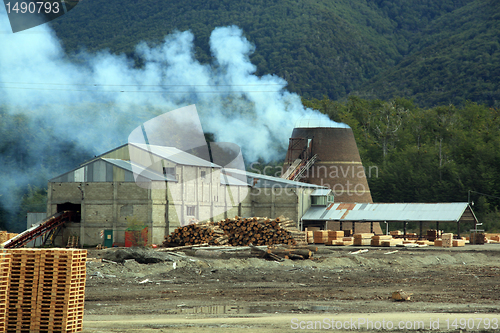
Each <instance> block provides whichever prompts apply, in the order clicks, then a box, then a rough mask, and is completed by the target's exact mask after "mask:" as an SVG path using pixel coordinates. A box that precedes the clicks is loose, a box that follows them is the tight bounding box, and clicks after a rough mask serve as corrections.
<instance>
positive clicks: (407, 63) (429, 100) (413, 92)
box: [358, 1, 500, 107]
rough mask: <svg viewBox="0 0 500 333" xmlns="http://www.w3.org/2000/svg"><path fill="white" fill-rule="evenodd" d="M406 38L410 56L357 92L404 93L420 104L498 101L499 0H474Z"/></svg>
mask: <svg viewBox="0 0 500 333" xmlns="http://www.w3.org/2000/svg"><path fill="white" fill-rule="evenodd" d="M410 38H411V43H410V45H411V47H410V50H409V53H408V56H407V57H405V58H404V59H403V60H402V61H401V62H399V63H398V64H397V65H396V66H394V67H393V68H390V69H388V70H386V71H384V72H382V73H381V74H380V75H378V76H376V77H375V78H373V79H372V80H371V82H370V83H369V84H366V85H364V86H363V87H362V88H361V89H360V91H359V94H358V95H360V96H365V97H372V98H382V99H388V98H392V97H393V96H406V97H410V98H413V99H414V100H415V102H416V103H417V104H419V105H439V104H454V105H464V103H465V102H466V101H476V102H479V103H484V104H487V105H490V106H497V107H498V105H500V85H499V78H500V66H499V64H500V2H498V1H474V2H472V3H470V4H468V5H467V6H464V7H462V8H459V9H457V10H455V11H453V12H451V13H449V14H447V15H443V16H442V17H440V18H438V19H436V20H434V21H432V22H430V23H429V25H428V26H426V27H424V29H423V30H422V31H421V32H419V33H417V34H415V35H414V36H412V37H410Z"/></svg>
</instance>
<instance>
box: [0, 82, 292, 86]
mask: <svg viewBox="0 0 500 333" xmlns="http://www.w3.org/2000/svg"><path fill="white" fill-rule="evenodd" d="M0 84H40V85H44V86H46V85H53V86H88V87H260V86H285V84H282V83H255V84H95V83H93V84H85V83H52V82H1V81H0Z"/></svg>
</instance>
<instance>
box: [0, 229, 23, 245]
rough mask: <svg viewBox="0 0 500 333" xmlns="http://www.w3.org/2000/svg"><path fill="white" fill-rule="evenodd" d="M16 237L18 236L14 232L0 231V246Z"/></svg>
mask: <svg viewBox="0 0 500 333" xmlns="http://www.w3.org/2000/svg"><path fill="white" fill-rule="evenodd" d="M17 235H19V234H17V233H15V232H7V231H0V244H2V243H4V242H6V241H8V240H9V239H11V238H14V237H16V236H17Z"/></svg>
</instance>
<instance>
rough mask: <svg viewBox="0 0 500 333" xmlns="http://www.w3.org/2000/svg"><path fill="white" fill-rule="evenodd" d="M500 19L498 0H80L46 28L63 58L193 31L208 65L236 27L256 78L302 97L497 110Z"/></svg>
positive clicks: (123, 49)
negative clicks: (220, 36)
mask: <svg viewBox="0 0 500 333" xmlns="http://www.w3.org/2000/svg"><path fill="white" fill-rule="evenodd" d="M498 12H499V10H498V4H497V2H496V1H494V0H458V1H454V0H443V1H436V0H424V1H420V0H392V1H388V0H376V1H367V0H350V1H348V0H335V1H331V0H320V1H313V0H300V1H299V0H284V1H272V0H270V1H262V0H250V1H241V0H231V1H217V0H206V1H200V0H193V1H189V2H178V1H171V0H167V1H161V2H160V1H157V2H151V1H141V0H124V1H121V2H119V5H118V4H117V3H116V2H109V1H104V0H85V1H82V2H81V3H80V4H79V5H78V6H77V7H76V8H75V9H74V10H72V11H71V12H69V13H68V14H67V15H65V16H64V17H62V18H61V19H58V20H56V21H54V22H52V26H53V27H54V29H55V31H56V33H57V35H58V36H59V37H60V38H61V39H62V41H63V43H64V45H65V47H66V49H67V51H68V52H75V51H77V50H79V49H80V48H85V49H87V50H89V51H91V52H97V51H99V50H101V49H104V48H108V49H110V50H111V51H112V52H117V53H122V52H124V53H126V54H127V55H128V56H129V57H131V58H134V57H135V54H134V48H135V46H136V45H137V44H138V43H139V42H140V41H146V42H150V43H158V42H160V41H161V40H162V39H163V38H164V36H165V35H167V34H169V33H171V32H173V31H175V30H180V31H184V30H191V31H192V32H193V33H194V35H195V38H196V41H195V43H196V46H197V47H196V57H197V58H198V59H199V60H201V61H203V62H205V63H208V62H209V59H210V56H211V55H210V51H209V47H208V38H209V34H210V33H211V31H212V30H213V29H214V28H215V27H218V26H227V25H237V26H239V27H241V28H242V29H243V31H244V33H245V35H246V37H247V38H248V39H249V40H250V41H251V42H252V43H254V44H255V46H256V49H255V53H254V54H253V56H252V62H253V63H254V64H255V65H257V74H259V75H263V74H276V75H279V76H281V77H283V78H284V79H286V80H287V81H288V83H289V89H290V90H291V91H294V92H297V93H298V94H300V95H301V96H304V97H306V98H322V97H323V96H328V97H329V98H330V99H333V100H339V99H342V98H345V97H346V96H348V95H349V94H355V95H360V96H364V97H367V98H384V99H389V98H394V97H398V96H405V97H407V98H415V101H416V103H418V105H420V106H433V105H438V104H448V103H450V102H453V103H457V104H458V103H463V102H464V101H465V100H471V101H475V102H478V103H487V104H488V105H495V103H497V102H496V101H497V100H498V99H499V94H500V92H499V88H498V80H499V79H498V78H499V77H500V76H498V75H496V73H497V71H498V66H500V63H499V62H498V61H495V59H498V54H499V53H498V52H500V51H499V50H498V47H497V46H498V36H500V27H499V26H498V24H497V22H498V19H497V17H496V16H495V14H496V13H498ZM457 80H458V82H457ZM457 83H458V84H457Z"/></svg>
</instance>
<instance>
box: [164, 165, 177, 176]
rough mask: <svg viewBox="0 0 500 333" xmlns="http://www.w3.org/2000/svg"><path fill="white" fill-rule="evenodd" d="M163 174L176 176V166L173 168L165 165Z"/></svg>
mask: <svg viewBox="0 0 500 333" xmlns="http://www.w3.org/2000/svg"><path fill="white" fill-rule="evenodd" d="M163 174H164V175H165V176H167V175H168V176H173V177H175V167H173V168H168V167H164V168H163Z"/></svg>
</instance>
